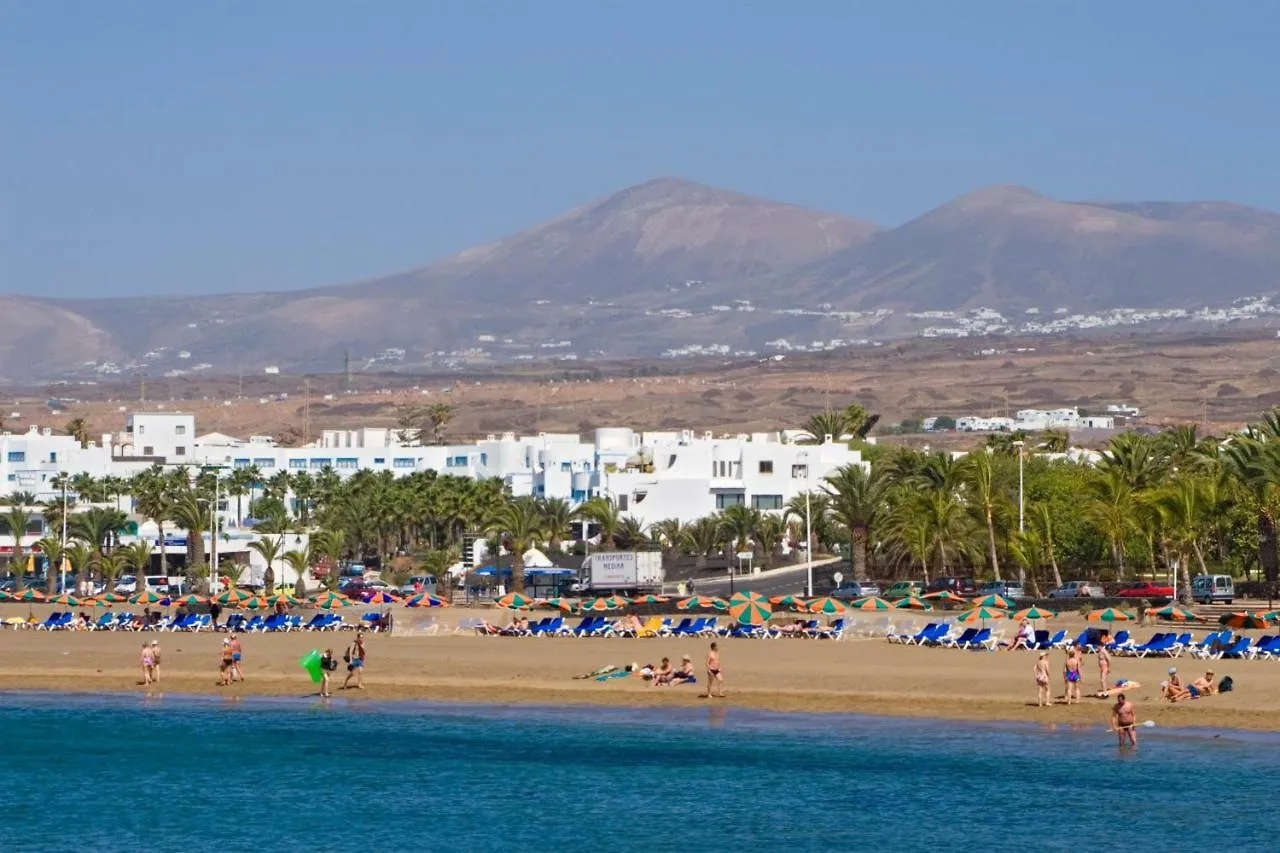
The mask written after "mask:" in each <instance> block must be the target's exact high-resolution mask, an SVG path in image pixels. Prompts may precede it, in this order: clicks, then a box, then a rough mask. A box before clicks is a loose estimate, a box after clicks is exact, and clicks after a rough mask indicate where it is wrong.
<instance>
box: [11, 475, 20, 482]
mask: <svg viewBox="0 0 1280 853" xmlns="http://www.w3.org/2000/svg"><path fill="white" fill-rule="evenodd" d="M9 482H10V483H16V482H18V475H17V474H10V475H9Z"/></svg>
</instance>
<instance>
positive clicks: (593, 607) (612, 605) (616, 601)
mask: <svg viewBox="0 0 1280 853" xmlns="http://www.w3.org/2000/svg"><path fill="white" fill-rule="evenodd" d="M630 603H631V599H629V598H627V597H625V596H621V595H610V596H607V597H602V598H593V599H591V600H590V601H584V602H582V605H581V609H582V611H583V612H584V613H585V612H588V611H589V612H592V613H603V612H605V611H606V610H621V609H622V608H624V607H626V606H627V605H628V604H630Z"/></svg>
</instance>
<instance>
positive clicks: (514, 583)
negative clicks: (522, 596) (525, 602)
mask: <svg viewBox="0 0 1280 853" xmlns="http://www.w3.org/2000/svg"><path fill="white" fill-rule="evenodd" d="M513 550H518V549H513ZM511 591H512V592H524V551H523V550H521V551H520V552H519V553H516V554H513V559H512V561H511Z"/></svg>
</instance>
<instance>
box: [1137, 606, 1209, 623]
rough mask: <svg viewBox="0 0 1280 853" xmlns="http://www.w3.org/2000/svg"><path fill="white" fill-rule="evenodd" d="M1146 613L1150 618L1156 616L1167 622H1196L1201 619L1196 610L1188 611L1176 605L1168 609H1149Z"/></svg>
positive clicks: (1167, 607)
mask: <svg viewBox="0 0 1280 853" xmlns="http://www.w3.org/2000/svg"><path fill="white" fill-rule="evenodd" d="M1146 613H1147V615H1148V616H1154V617H1155V618H1157V619H1163V620H1165V621H1166V622H1194V621H1196V620H1197V619H1199V618H1200V617H1199V615H1197V614H1196V612H1195V611H1194V610H1188V609H1187V608H1185V607H1179V606H1178V605H1176V604H1170V605H1168V606H1166V607H1148V608H1147V610H1146Z"/></svg>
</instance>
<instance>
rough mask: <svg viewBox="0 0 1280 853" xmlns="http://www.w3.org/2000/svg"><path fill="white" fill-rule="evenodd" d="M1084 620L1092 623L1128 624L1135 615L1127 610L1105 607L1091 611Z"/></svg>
mask: <svg viewBox="0 0 1280 853" xmlns="http://www.w3.org/2000/svg"><path fill="white" fill-rule="evenodd" d="M1084 618H1085V619H1088V620H1089V621H1090V622H1128V621H1129V620H1130V619H1132V618H1133V614H1131V613H1129V612H1128V611H1126V610H1118V609H1116V608H1114V607H1105V608H1103V609H1101V610H1090V611H1089V612H1088V613H1086V614H1085V617H1084Z"/></svg>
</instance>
